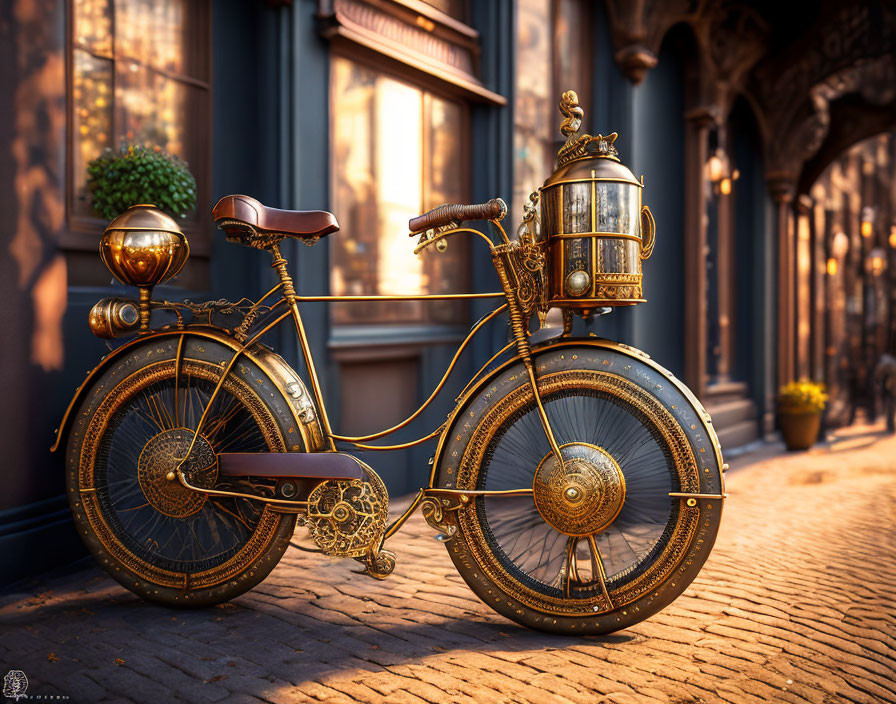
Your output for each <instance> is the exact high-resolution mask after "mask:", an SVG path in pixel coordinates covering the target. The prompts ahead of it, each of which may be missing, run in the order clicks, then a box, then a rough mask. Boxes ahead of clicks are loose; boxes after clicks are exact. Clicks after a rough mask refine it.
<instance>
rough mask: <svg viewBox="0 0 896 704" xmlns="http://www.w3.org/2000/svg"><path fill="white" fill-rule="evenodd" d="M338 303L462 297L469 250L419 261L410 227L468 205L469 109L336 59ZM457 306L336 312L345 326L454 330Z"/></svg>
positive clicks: (458, 248) (359, 306)
mask: <svg viewBox="0 0 896 704" xmlns="http://www.w3.org/2000/svg"><path fill="white" fill-rule="evenodd" d="M330 114H331V121H332V124H331V158H332V162H333V164H332V173H333V210H334V212H335V213H336V216H337V217H338V218H339V221H340V223H341V224H342V231H341V232H340V233H339V235H338V236H336V237H333V238H330V242H331V243H332V244H331V246H332V248H333V249H332V253H333V257H332V265H331V274H330V285H331V290H332V292H333V294H334V295H371V294H373V295H378V294H423V293H437V292H459V291H462V290H463V286H464V283H465V276H464V273H463V272H462V271H461V262H462V261H463V253H464V252H465V251H466V250H465V246H464V245H463V243H458V242H454V241H453V242H451V245H450V247H449V249H448V251H447V252H445V253H444V254H435V253H434V252H433V253H427V254H424V255H423V256H422V257H421V256H418V255H415V254H414V253H413V249H414V240H412V239H410V238H408V237H407V232H408V229H407V223H408V220H409V219H410V218H412V217H414V216H415V215H418V214H419V213H421V212H423V211H425V210H428V209H430V208H432V207H435V206H436V205H440V204H441V203H447V202H455V203H457V202H463V200H464V194H463V189H462V183H463V178H462V160H461V155H462V142H461V140H462V134H463V126H464V121H463V111H462V108H461V106H460V105H458V104H456V103H452V102H449V101H445V100H442V99H440V98H437V97H435V96H433V95H431V94H428V93H426V92H424V91H422V90H420V89H418V88H416V87H414V86H412V85H410V84H407V83H404V82H402V81H398V80H395V79H393V78H390V77H388V76H385V75H383V74H381V73H379V72H377V71H375V70H372V69H370V68H367V67H365V66H361V65H359V64H357V63H355V62H353V61H351V60H349V59H345V58H342V57H338V56H335V57H333V61H332V65H331V110H330ZM463 312H464V311H463V308H462V307H461V306H459V305H457V304H456V303H452V302H432V303H425V304H424V303H420V302H413V303H377V302H368V303H352V304H336V305H334V306H333V320H334V322H335V323H336V324H351V323H356V324H357V323H381V322H395V323H408V322H453V321H456V320H458V319H459V318H461V317H462V315H463Z"/></svg>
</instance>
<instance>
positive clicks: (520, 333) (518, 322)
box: [53, 210, 723, 593]
mask: <svg viewBox="0 0 896 704" xmlns="http://www.w3.org/2000/svg"><path fill="white" fill-rule="evenodd" d="M504 212H506V210H505V211H504ZM504 212H502V213H501V215H500V216H499V217H498V218H495V219H489V220H488V222H489V223H490V224H491V226H492V227H493V228H494V229H495V231H496V232H497V233H498V234H499V235H500V237H501V240H502V243H501V244H500V245H497V246H496V245H495V244H494V242H493V241H492V239H491V238H489V237H488V236H487V235H486V234H484V233H483V232H480V231H479V230H476V229H473V228H470V227H458V226H456V225H455V224H454V223H452V224H450V225H448V226H444V227H441V228H437V229H433V230H428V231H425V232H423V233H422V234H421V235H420V242H419V243H418V245H417V247H416V248H415V250H414V251H415V253H419V252H420V251H421V250H423V249H424V248H426V247H428V246H429V245H431V244H434V243H438V242H441V241H443V240H444V239H445V238H447V237H449V236H452V235H455V234H461V233H469V234H472V235H474V236H475V237H478V238H480V239H481V240H482V241H484V242H485V243H486V244H487V245H488V247H489V251H490V253H491V255H492V260H493V262H494V264H495V267H496V270H497V272H498V276H499V279H500V281H501V284H502V288H503V291H501V292H493V293H455V294H423V295H363V296H301V295H298V294H297V293H296V291H295V287H294V283H293V279H292V277H291V275H290V274H289V271H288V269H287V261H286V259H285V258H284V257H283V256H282V254H281V252H280V249H279V245H278V244H277V243H273V244H270V245H269V246H267V247H266V249H267V250H268V251H269V252H270V253H271V254H272V256H273V263H272V268H274V270H275V272H276V274H277V277H278V279H279V282H278V283H277V284H276V285H275V286H274V287H273V288H271V289H270V290H269V291H268V292H267V293H265V294H264V295H263V296H262V297H261V298H259V299H258V300H257V301H255V302H254V303H252V305H251V306H250V308H249V311H248V312H247V313H246V315H245V317H244V321H246V320H251V319H252V317H253V314H254V313H257V312H258V311H259V310H260V309H261V308H262V306H263V305H264V302H265V301H266V300H268V299H269V298H270V297H271V296H273V295H274V294H277V293H279V294H280V298H279V300H277V301H276V302H275V303H273V305H271V306H269V307H268V308H267V310H268V312H269V313H271V314H273V313H275V312H276V311H277V310H278V309H279V308H280V307H281V306H284V305H285V306H286V308H287V310H285V311H280V312H279V313H278V314H277V315H276V316H275V317H274V318H273V319H272V320H270V321H269V322H267V323H266V324H265V325H264V326H263V327H262V328H261V329H260V330H258V331H257V332H256V333H254V334H253V335H252V336H251V337H248V336H246V335H239V336H237V337H243V338H244V339H243V341H242V342H241V343H238V344H236V345H232V348H233V354H232V356H231V358H230V361H229V362H228V363H227V364H226V365H225V366H224V367H223V369H222V371H221V374H220V378H219V379H218V381H217V384H216V385H215V387H214V390H213V391H212V393H211V396H210V398H209V400H208V402H207V403H206V405H205V408H204V409H203V411H202V414H201V416H200V418H199V421H198V423H197V425H196V428H195V429H194V430H193V438H192V440H191V442H190V445H189V449H188V451H187V452H186V454H185V456H184V458H182V460H181V462H180V464H179V465H178V466H177V468H176V471H174V472H169V474H168V476H167V479H168V480H169V481H174V480H177V481H179V482H180V484H181V485H182V486H183V487H185V488H187V489H189V490H191V491H196V492H200V493H203V494H206V495H211V496H222V497H237V498H243V499H250V500H255V501H260V502H264V503H267V504H268V505H269V506H270V507H271V509H272V510H275V511H278V512H285V513H297V514H302V513H303V512H305V511H307V509H308V505H309V502H308V501H307V500H290V499H287V498H279V497H276V496H275V497H263V496H257V495H253V494H247V493H242V492H233V491H224V490H220V489H214V488H203V487H199V486H196V485H195V484H192V483H191V482H190V481H189V479H188V478H187V476H186V475H185V473H184V470H183V466H184V464H185V463H186V461H187V458H189V457H190V455H191V453H192V451H193V448H194V446H195V443H196V439H197V438H198V437H199V435H200V432H201V430H202V427H203V423H204V422H205V419H206V417H207V415H208V411H209V409H210V408H211V406H212V404H213V402H214V401H215V398H216V397H217V395H218V393H219V391H220V390H221V388H222V387H223V384H224V381H225V379H226V378H227V376H228V374H229V373H230V371H231V369H232V368H233V366H234V364H235V363H236V362H237V360H238V359H239V358H240V357H241V355H243V354H245V353H247V350H250V348H251V347H252V345H253V344H255V343H256V342H258V341H259V340H260V339H261V338H262V337H263V336H264V335H266V334H267V333H268V332H270V331H271V330H272V329H273V328H275V327H276V326H278V325H279V324H280V323H282V322H284V321H285V320H286V319H287V318H292V320H293V323H294V325H295V329H296V335H297V337H298V341H299V348H300V350H301V353H302V358H303V359H304V362H305V365H306V368H307V370H308V377H309V381H310V383H311V392H312V394H313V400H314V402H315V405H316V410H317V414H318V419H319V422H320V425H321V432H322V434H323V448H322V449H319V450H317V451H318V452H321V451H322V452H330V453H335V452H337V449H336V442H342V443H348V444H350V445H351V446H353V447H355V448H357V449H360V450H378V451H387V450H400V449H404V448H408V447H412V446H414V445H418V444H421V443H423V442H425V441H427V440H430V439H432V438H434V437H436V436H438V435H440V434H443V433H444V431H445V430H446V429H447V428H448V426H449V425H450V420H451V418H452V417H453V414H452V416H450V417H449V420H446V421H445V423H443V424H442V425H440V426H439V427H437V428H436V429H435V430H433V431H432V432H430V433H428V434H426V435H424V436H423V437H420V438H418V439H416V440H412V441H409V442H405V443H400V444H395V445H371V444H368V443H369V442H370V441H373V440H376V439H379V438H382V437H385V436H388V435H390V434H392V433H394V432H396V431H398V430H400V429H402V428H404V427H406V426H407V425H409V424H410V423H411V422H413V421H414V420H415V419H416V418H418V417H419V416H420V414H421V413H422V412H423V410H424V409H425V408H427V407H428V406H429V404H430V403H431V402H432V401H433V400H434V399H435V398H436V396H438V394H439V392H440V391H441V390H442V388H443V387H444V385H445V383H446V382H447V380H448V377H449V376H450V375H451V372H452V371H453V369H454V367H455V365H456V363H457V360H458V359H459V358H460V356H461V354H462V353H463V352H464V350H465V349H466V348H467V346H468V344H469V342H470V340H471V339H472V338H473V337H474V336H475V335H476V333H477V332H479V331H480V330H481V329H482V328H483V327H484V326H485V325H486V324H487V323H489V322H490V321H492V320H494V319H495V318H496V317H497V316H499V315H500V314H501V313H503V312H505V311H507V312H508V314H509V318H510V327H511V331H512V333H513V339H512V340H511V341H510V342H508V343H507V344H506V345H505V346H504V347H502V348H501V349H500V350H498V351H497V352H496V353H495V354H494V355H493V356H492V357H491V358H490V359H489V360H488V361H486V362H485V364H483V365H482V367H480V369H479V370H478V371H477V372H476V373H475V374H474V375H473V376H472V378H471V379H470V380H469V382H468V383H467V384H466V386H465V388H464V390H463V391H462V392H461V394H460V395H459V397H458V399H459V400H460V399H463V398H464V397H465V396H466V394H467V391H468V390H470V389H471V388H473V387H474V384H475V383H476V382H477V380H479V379H480V378H481V377H482V376H483V373H484V372H486V370H488V369H489V367H490V366H491V365H492V364H493V363H494V362H496V361H497V360H498V359H499V358H501V357H502V356H503V355H504V354H506V353H507V352H508V351H509V350H510V348H511V347H513V346H514V345H515V346H516V350H517V354H516V355H515V356H514V357H512V358H511V359H510V360H508V362H507V363H508V364H510V363H513V362H516V361H521V362H522V363H523V364H524V365H525V369H526V372H527V375H528V379H529V384H530V386H531V388H532V391H533V394H534V398H535V401H536V406H537V410H538V415H539V418H540V420H541V425H542V427H543V429H544V432H545V435H546V437H547V439H548V442H549V444H550V447H551V450H552V453H553V454H554V455H555V457H556V458H558V460H559V462H560V463H561V464H562V462H563V459H562V455H561V452H560V448H559V447H558V444H557V441H556V439H555V437H554V433H553V431H552V429H551V425H550V421H549V419H548V416H547V413H546V412H545V409H544V406H543V403H542V400H541V395H540V393H539V389H538V383H537V379H536V374H535V366H534V364H533V359H532V349H531V347H530V343H529V325H528V315H527V313H531V311H525V310H523V307H522V305H521V303H520V300H519V298H518V295H517V290H516V289H515V288H514V285H513V283H512V282H511V278H512V277H513V272H508V267H509V266H510V267H512V264H508V262H509V260H507V259H503V258H502V257H501V256H499V253H500V252H501V251H502V250H503V252H505V253H506V252H507V251H509V250H512V249H513V248H515V247H520V246H521V244H520V243H519V242H511V241H510V239H509V238H508V237H507V234H506V232H505V230H504V228H503V227H502V226H501V223H500V222H499V220H500V219H501V218H502V217H503V216H504ZM414 234H419V233H412V235H414ZM438 248H439V246H438V245H437V249H438ZM502 297H503V298H504V299H505V301H504V303H502V304H501V305H498V306H497V307H495V308H494V309H492V310H491V311H490V312H489V313H487V314H486V315H484V316H483V317H482V318H481V319H480V320H479V321H478V322H477V323H475V324H474V325H473V326H472V328H471V329H470V331H469V332H468V333H467V335H466V337H465V338H464V340H463V341H462V342H461V343H460V345H459V346H458V348H457V351H456V352H455V354H454V356H453V358H452V360H451V362H450V363H449V365H448V367H447V369H446V370H445V372H444V374H443V376H442V378H441V380H440V381H439V383H438V384H437V385H436V387H435V389H434V390H433V391H432V393H431V394H430V395H429V397H428V398H427V399H426V400H425V401H424V402H423V403H422V404H421V405H420V407H419V408H418V409H417V410H416V411H414V412H413V413H412V414H411V415H410V416H408V417H407V418H406V419H405V420H403V421H402V422H401V423H398V424H397V425H395V426H393V427H391V428H387V429H385V430H382V431H379V432H376V433H372V434H370V435H364V436H347V435H340V434H337V433H334V432H333V430H332V428H331V426H330V421H329V417H328V414H327V409H326V403H325V400H324V396H323V392H322V389H321V384H320V380H319V378H318V375H317V370H316V367H315V364H314V358H313V353H312V350H311V347H310V345H309V341H308V335H307V333H306V331H305V326H304V324H303V321H302V315H301V312H300V310H299V304H300V303H328V302H352V301H357V302H360V301H393V302H400V301H432V300H476V299H497V298H502ZM149 305H153V306H155V307H159V308H165V307H166V306H168V305H170V304H167V303H165V302H160V303H152V304H149ZM177 328H178V329H183V330H184V332H183V334H181V336H180V339H179V341H178V346H177V353H176V359H175V370H176V372H175V373H176V374H177V370H179V369H180V368H181V364H182V357H183V351H184V339H185V337H186V336H187V335H188V334H197V332H198V331H197V330H196V329H195V328H185V327H183V326H182V324H181V323H180V321H179V323H178V326H177ZM570 332H571V325H570V320H569V318H567V324H566V325H565V326H564V330H563V333H562V334H563V336H568V335H569V334H570ZM171 334H172V330H171V329H170V327H169V328H162V329H160V330H153V331H148V332H143V333H142V334H140V335H139V336H138V337H137V338H136V339H135V340H134V341H133V342H132V343H129V344H135V343H139V342H143V341H145V340H147V339H150V338H152V337H155V336H162V335H166V336H167V335H171ZM174 334H176V332H175V333H174ZM200 334H201V333H200ZM231 339H232V340H233V337H231ZM554 343H555V344H556V341H554ZM127 346H128V345H125V346H123V347H127ZM123 347H122V348H119V350H120V349H123ZM103 366H104V362H101V363H100V364H99V365H97V366H96V367H95V368H94V369H93V370H92V371H91V372H90V373H89V374H88V377H87V379H85V381H84V383H83V384H82V385H81V387H80V388H79V389H78V392H77V393H76V394H75V397H74V398H73V399H72V402H71V404H70V405H69V408H68V409H67V410H66V413H65V416H64V417H63V420H62V423H61V426H60V431H59V432H58V437H57V440H56V443H55V444H54V446H53V449H54V450H55V449H56V448H57V447H58V445H59V442H60V440H61V438H62V436H63V430H64V428H65V427H66V425H67V423H68V422H69V415H70V413H71V411H72V409H73V407H74V406H75V404H76V402H77V401H78V399H79V398H80V396H81V391H82V390H83V389H84V388H86V387H87V386H88V385H89V382H90V381H91V379H92V378H93V377H94V375H95V373H96V372H97V371H98V370H99V369H100V368H102V367H103ZM176 385H177V376H175V386H176ZM279 390H280V392H281V393H283V394H284V395H287V394H288V389H284V388H280V389H279ZM175 398H176V395H175ZM461 405H462V403H458V405H457V408H460V407H461ZM175 412H176V409H175ZM443 439H444V438H440V441H439V446H438V448H437V450H436V453H435V454H436V456H438V455H439V451H440V450H441V447H442V444H443ZM359 462H360V461H359ZM362 464H363V463H362ZM436 469H437V463H435V462H434V463H433V467H432V469H431V471H430V476H429V481H428V484H427V486H425V487H423V488H421V489H419V490H418V491H417V493H416V495H415V497H414V499H413V500H412V501H411V503H410V505H409V506H408V507H407V509H406V510H405V511H404V512H403V513H402V514H401V515H400V516H398V517H397V518H396V519H395V520H394V521H393V522H392V523H391V524H390V525H389V526H388V527H386V528H385V530H384V532H383V534H382V535H381V536H380V537H379V539H378V540H375V541H374V543H373V544H371V545H370V546H369V547H368V551H367V555H366V557H365V560H364V561H365V563H366V565H367V571H368V572H369V573H370V574H371V575H372V576H374V577H380V578H382V577H385V576H387V575H388V574H389V573H390V572H391V569H392V565H394V561H391V560H390V559H389V558H387V559H386V560H385V561H378V560H377V557H378V556H380V555H381V549H382V546H383V544H384V542H385V541H386V540H387V539H388V538H390V537H391V536H393V535H394V534H395V533H396V532H397V531H398V530H399V529H400V528H401V527H402V526H403V525H404V524H405V522H406V521H407V520H408V519H409V518H410V516H411V515H412V514H413V512H414V511H415V510H416V509H417V508H418V507H420V506H421V505H422V510H423V513H424V516H425V518H426V519H427V521H428V522H429V523H430V524H431V525H432V526H433V527H435V528H437V529H439V530H441V531H443V532H445V533H449V532H450V527H449V525H448V524H447V523H445V522H444V520H443V517H444V515H445V513H446V512H450V511H456V510H457V509H459V508H461V507H462V506H464V505H466V504H467V503H469V502H470V501H471V500H472V499H473V498H475V497H478V496H491V497H502V496H503V497H514V496H526V495H532V494H533V488H532V487H526V488H519V489H511V490H461V489H448V488H442V487H435V486H433V484H434V480H435V474H436ZM669 496H670V497H671V498H679V499H681V500H682V501H685V502H687V505H688V506H694V505H696V502H697V500H699V499H720V498H723V495H722V494H702V493H688V492H670V493H669ZM570 544H572V543H570ZM588 545H589V549H590V551H591V553H592V559H593V560H594V562H595V563H596V566H597V568H598V570H597V572H596V574H599V575H600V579H601V582H602V584H601V586H602V589H603V591H604V592H605V593H606V586H605V584H603V581H604V574H605V571H604V568H603V563H602V559H601V556H600V552H599V551H598V550H597V546H596V544H595V542H594V540H593V538H592V539H590V540H589V541H588ZM566 561H567V574H572V573H573V571H574V570H575V566H574V562H575V557H574V555H573V553H572V550H571V549H569V548H568V549H567V556H566ZM390 563H391V564H390Z"/></svg>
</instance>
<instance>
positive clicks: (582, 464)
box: [532, 442, 625, 536]
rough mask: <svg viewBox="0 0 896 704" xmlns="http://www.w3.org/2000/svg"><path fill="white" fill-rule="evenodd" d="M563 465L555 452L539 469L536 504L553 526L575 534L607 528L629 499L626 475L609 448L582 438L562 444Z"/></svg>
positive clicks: (596, 531)
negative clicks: (626, 497)
mask: <svg viewBox="0 0 896 704" xmlns="http://www.w3.org/2000/svg"><path fill="white" fill-rule="evenodd" d="M560 454H561V455H563V465H562V466H561V465H560V463H559V462H557V458H556V457H555V456H554V453H553V452H550V453H548V455H547V456H546V457H545V458H544V459H543V460H542V461H541V463H540V464H539V465H538V469H537V470H536V471H535V480H534V482H533V483H532V490H533V493H534V497H535V507H536V508H537V509H538V512H539V513H540V514H541V516H542V518H544V520H545V521H547V522H548V523H549V524H550V525H551V527H553V528H554V529H556V530H558V531H560V532H561V533H565V534H566V535H571V536H586V535H591V534H592V533H599V532H600V531H602V530H604V529H605V528H607V527H608V526H609V525H610V524H611V523H612V522H613V521H614V520H615V519H616V516H618V515H619V512H620V511H621V510H622V505H623V503H625V478H624V477H623V476H622V470H621V469H620V468H619V465H618V464H617V463H616V460H614V459H613V458H612V457H611V456H610V455H609V454H608V453H607V452H606V450H604V449H602V448H600V447H596V446H594V445H588V444H586V443H581V442H573V443H569V444H567V445H563V446H561V447H560Z"/></svg>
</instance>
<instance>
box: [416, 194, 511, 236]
mask: <svg viewBox="0 0 896 704" xmlns="http://www.w3.org/2000/svg"><path fill="white" fill-rule="evenodd" d="M506 213H507V204H506V203H505V202H504V201H503V200H501V199H500V198H492V199H491V200H490V201H489V202H488V203H479V204H477V205H450V204H449V205H440V206H439V207H438V208H433V209H432V210H430V211H429V212H428V213H424V214H423V215H418V216H417V217H415V218H411V219H410V220H409V221H408V227H409V228H410V230H411V234H412V235H413V234H416V233H418V232H422V231H423V230H431V229H432V228H434V227H439V226H441V225H447V224H448V223H449V222H465V221H467V220H500V219H501V218H503V217H504V215H505V214H506Z"/></svg>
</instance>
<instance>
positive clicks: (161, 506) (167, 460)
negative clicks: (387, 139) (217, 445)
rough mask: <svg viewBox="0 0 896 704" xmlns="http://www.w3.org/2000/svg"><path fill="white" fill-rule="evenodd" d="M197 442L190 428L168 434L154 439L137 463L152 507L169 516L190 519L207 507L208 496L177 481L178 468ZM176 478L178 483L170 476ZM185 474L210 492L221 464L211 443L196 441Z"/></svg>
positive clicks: (142, 484) (138, 474)
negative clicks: (194, 440)
mask: <svg viewBox="0 0 896 704" xmlns="http://www.w3.org/2000/svg"><path fill="white" fill-rule="evenodd" d="M192 440H193V431H192V430H189V429H188V428H173V429H171V430H165V431H163V432H161V433H159V434H158V435H156V436H154V437H152V438H150V440H149V442H147V443H146V445H144V447H143V452H141V453H140V459H139V460H138V461H137V479H138V481H139V482H140V488H141V489H142V490H143V495H144V496H145V497H146V500H147V501H148V502H149V504H150V505H151V506H152V507H153V508H154V509H156V510H157V511H159V512H160V513H164V514H165V515H166V516H171V517H173V518H186V517H187V516H192V515H193V514H194V513H196V512H197V511H199V510H200V509H201V508H202V506H203V504H205V494H200V493H199V492H197V491H192V490H190V489H187V488H186V487H185V486H183V485H182V484H181V483H180V481H178V479H177V465H178V463H179V462H180V461H181V459H182V458H183V457H184V456H186V454H187V450H189V449H190V442H191V441H192ZM172 474H173V475H174V479H173V480H172V479H169V476H171V475H172ZM184 474H185V475H186V476H187V479H188V480H189V482H190V483H191V484H193V485H194V486H199V487H202V488H203V489H210V488H211V487H213V486H214V484H215V480H216V479H217V476H218V461H217V458H216V457H215V451H214V449H212V446H211V443H209V441H208V440H206V439H205V438H204V437H203V436H202V435H200V436H199V437H198V438H196V444H195V445H194V446H193V454H191V455H190V459H189V460H187V462H186V464H184Z"/></svg>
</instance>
